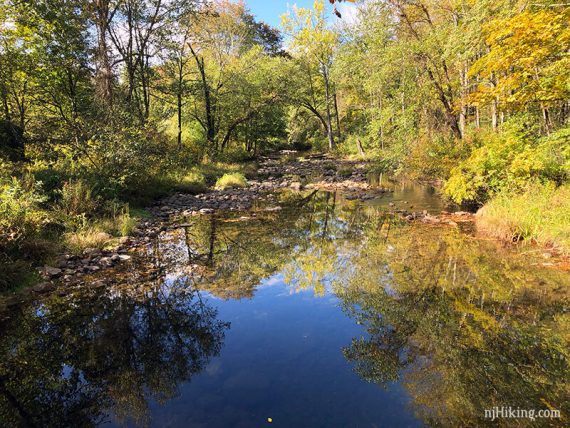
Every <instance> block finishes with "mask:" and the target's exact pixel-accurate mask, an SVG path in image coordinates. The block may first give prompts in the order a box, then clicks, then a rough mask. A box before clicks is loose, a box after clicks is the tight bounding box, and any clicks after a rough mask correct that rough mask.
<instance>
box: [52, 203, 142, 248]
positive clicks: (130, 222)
mask: <svg viewBox="0 0 570 428" xmlns="http://www.w3.org/2000/svg"><path fill="white" fill-rule="evenodd" d="M131 213H132V215H131ZM135 213H139V214H140V215H136V214H135ZM148 215H149V214H148V213H147V212H146V211H144V210H138V211H137V210H133V211H131V210H129V211H126V212H124V213H121V214H119V215H116V216H114V217H111V218H104V219H99V220H97V221H95V222H92V223H88V224H87V225H86V226H84V227H81V228H79V229H77V230H75V231H72V232H68V233H65V234H64V236H63V241H64V245H65V247H67V248H68V249H69V250H70V251H71V252H72V253H74V254H81V253H82V252H83V251H84V250H86V249H87V248H96V249H103V248H105V247H107V246H109V245H110V244H113V243H114V242H115V238H116V237H119V236H129V235H131V234H132V232H133V230H134V228H135V227H136V225H137V223H138V221H139V219H140V218H144V217H148Z"/></svg>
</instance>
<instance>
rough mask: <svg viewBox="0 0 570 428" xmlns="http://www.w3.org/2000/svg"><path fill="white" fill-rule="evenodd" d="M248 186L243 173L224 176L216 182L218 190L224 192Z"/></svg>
mask: <svg viewBox="0 0 570 428" xmlns="http://www.w3.org/2000/svg"><path fill="white" fill-rule="evenodd" d="M246 186H247V180H246V178H245V176H244V175H243V174H242V173H239V172H233V173H228V174H224V175H222V176H221V177H220V178H219V179H218V180H217V181H216V186H215V187H216V189H218V190H224V189H228V188H241V187H246Z"/></svg>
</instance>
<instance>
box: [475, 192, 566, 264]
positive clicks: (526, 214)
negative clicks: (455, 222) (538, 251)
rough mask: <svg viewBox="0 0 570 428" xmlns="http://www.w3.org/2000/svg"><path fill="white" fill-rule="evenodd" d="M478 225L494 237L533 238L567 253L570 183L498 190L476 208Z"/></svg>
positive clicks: (511, 238)
mask: <svg viewBox="0 0 570 428" xmlns="http://www.w3.org/2000/svg"><path fill="white" fill-rule="evenodd" d="M477 228H478V230H480V231H482V232H484V233H485V234H488V235H490V236H494V237H496V238H500V239H506V240H511V241H518V240H525V241H532V242H536V243H537V244H540V245H546V246H552V247H554V248H556V249H557V250H559V251H561V252H562V253H565V254H570V184H566V185H564V186H560V187H555V186H554V185H551V184H549V185H532V186H530V187H529V188H528V189H527V190H526V191H524V192H522V193H512V192H508V191H504V192H501V193H499V194H498V195H497V196H496V197H494V198H493V199H492V200H491V201H489V202H488V203H487V204H486V205H485V206H483V208H481V209H480V210H479V212H478V213H477Z"/></svg>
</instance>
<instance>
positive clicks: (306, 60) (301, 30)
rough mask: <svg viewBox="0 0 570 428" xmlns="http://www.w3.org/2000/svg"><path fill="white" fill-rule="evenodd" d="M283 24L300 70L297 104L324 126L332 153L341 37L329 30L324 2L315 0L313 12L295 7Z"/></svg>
mask: <svg viewBox="0 0 570 428" xmlns="http://www.w3.org/2000/svg"><path fill="white" fill-rule="evenodd" d="M282 22H283V27H284V28H285V31H287V32H288V33H289V34H290V35H291V38H292V40H291V46H290V48H291V51H292V54H293V58H294V59H295V61H296V63H297V67H298V68H299V72H298V75H297V78H299V79H302V80H301V82H302V84H301V85H300V86H299V88H298V90H299V93H298V94H296V95H295V98H296V102H297V103H298V104H299V105H301V106H302V107H304V108H306V109H307V110H309V111H310V112H311V113H312V114H314V115H315V117H316V118H317V119H318V120H319V121H320V122H321V123H322V125H323V128H324V129H325V132H326V135H327V140H328V145H329V150H332V149H333V148H334V146H335V139H334V131H333V124H332V114H331V109H332V108H333V105H332V103H333V101H334V100H333V86H334V84H333V82H332V80H331V74H330V73H331V67H332V64H333V58H334V52H335V49H336V46H337V44H338V37H337V34H336V33H335V32H333V31H331V30H330V29H328V28H327V23H326V13H325V4H324V1H323V0H316V1H315V3H314V5H313V10H311V9H305V8H294V10H293V14H290V13H289V14H287V15H284V16H283V17H282ZM319 80H320V81H319ZM321 91H323V92H324V93H321ZM323 110H324V112H323Z"/></svg>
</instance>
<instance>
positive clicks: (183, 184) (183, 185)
mask: <svg viewBox="0 0 570 428" xmlns="http://www.w3.org/2000/svg"><path fill="white" fill-rule="evenodd" d="M173 187H174V189H176V190H177V191H179V192H183V193H192V194H198V193H203V192H205V191H206V189H207V188H208V186H207V184H206V177H205V175H204V174H203V173H202V172H200V171H197V170H192V171H189V172H188V173H187V174H185V175H183V176H182V177H180V178H179V179H177V180H176V183H175V184H174V186H173Z"/></svg>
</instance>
